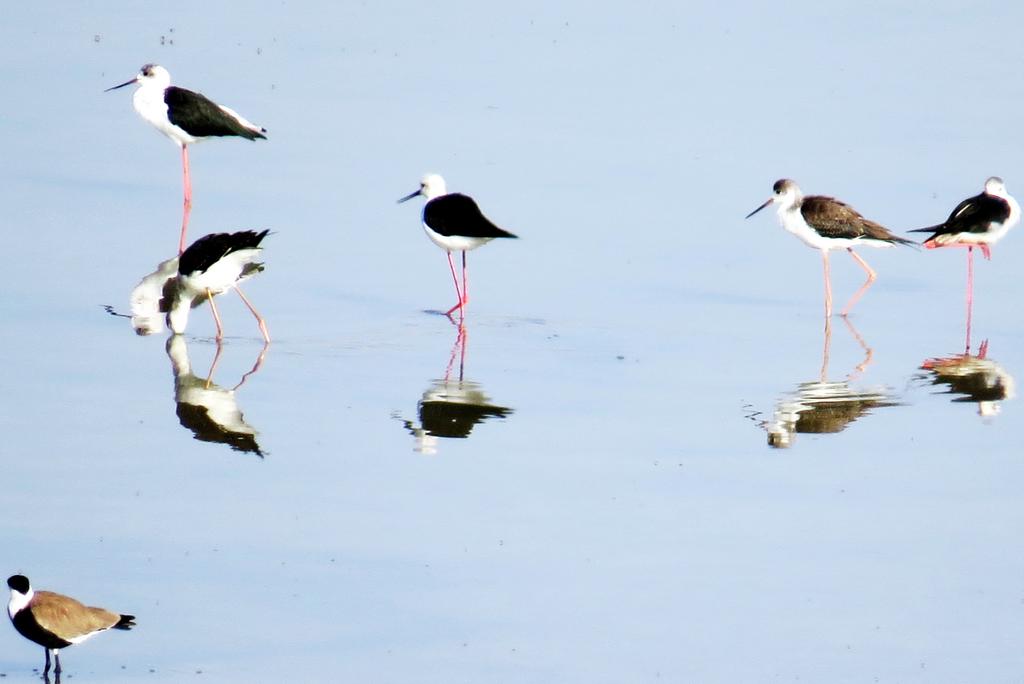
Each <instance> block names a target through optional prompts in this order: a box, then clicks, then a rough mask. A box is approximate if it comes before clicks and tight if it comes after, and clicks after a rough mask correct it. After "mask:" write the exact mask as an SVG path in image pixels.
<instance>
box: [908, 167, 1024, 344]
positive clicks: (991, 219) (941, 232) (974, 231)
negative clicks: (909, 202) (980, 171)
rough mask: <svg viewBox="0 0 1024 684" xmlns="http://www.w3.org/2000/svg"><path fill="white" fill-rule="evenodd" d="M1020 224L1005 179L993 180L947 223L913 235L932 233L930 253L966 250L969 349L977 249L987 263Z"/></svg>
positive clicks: (1018, 208) (963, 204)
mask: <svg viewBox="0 0 1024 684" xmlns="http://www.w3.org/2000/svg"><path fill="white" fill-rule="evenodd" d="M1019 221H1020V205H1019V204H1017V200H1015V199H1014V198H1013V197H1012V196H1010V193H1008V192H1007V191H1006V186H1005V185H1004V184H1003V179H1002V178H999V177H997V176H992V177H991V178H989V179H988V180H986V181H985V190H984V192H982V193H981V194H980V195H975V196H974V197H968V198H967V199H965V200H964V201H963V202H961V203H960V204H958V205H956V208H955V209H953V213H951V214H950V215H949V218H947V219H946V220H945V221H944V222H942V223H940V224H939V225H937V226H931V227H929V228H918V229H917V230H912V231H910V232H911V233H932V235H931V236H929V237H928V239H926V240H925V241H924V243H923V244H924V246H925V247H926V248H928V249H937V248H939V247H966V248H967V321H968V322H967V328H968V343H967V346H968V348H969V347H970V317H971V303H972V300H973V299H974V248H975V247H978V248H979V249H980V250H981V253H982V254H983V255H984V256H985V258H986V259H990V258H991V257H992V253H991V251H990V245H994V244H995V243H996V242H998V241H999V240H1000V239H1001V238H1002V237H1003V236H1004V235H1006V233H1007V232H1008V231H1009V230H1010V228H1012V227H1013V226H1015V225H1017V223H1018V222H1019Z"/></svg>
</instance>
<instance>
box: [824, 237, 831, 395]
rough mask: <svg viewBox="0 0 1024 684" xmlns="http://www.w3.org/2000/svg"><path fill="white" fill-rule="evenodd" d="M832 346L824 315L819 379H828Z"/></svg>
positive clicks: (828, 326)
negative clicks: (823, 339) (823, 340)
mask: <svg viewBox="0 0 1024 684" xmlns="http://www.w3.org/2000/svg"><path fill="white" fill-rule="evenodd" d="M826 254H828V252H826ZM831 346H832V319H831V318H829V317H828V316H826V317H825V345H824V347H823V348H822V350H821V381H822V382H827V381H828V356H829V348H830V347H831Z"/></svg>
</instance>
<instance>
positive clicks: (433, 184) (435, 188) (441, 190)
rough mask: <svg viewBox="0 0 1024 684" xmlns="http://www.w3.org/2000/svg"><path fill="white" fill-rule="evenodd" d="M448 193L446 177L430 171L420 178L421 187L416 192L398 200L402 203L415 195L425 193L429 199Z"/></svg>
mask: <svg viewBox="0 0 1024 684" xmlns="http://www.w3.org/2000/svg"><path fill="white" fill-rule="evenodd" d="M447 194H448V186H447V185H445V182H444V178H442V177H441V176H439V175H438V174H436V173H428V174H426V175H424V176H423V178H421V179H420V189H419V190H417V191H416V192H413V193H410V194H408V195H406V196H405V197H403V198H402V199H400V200H398V201H399V202H400V203H401V202H405V201H406V200H411V199H412V198H413V197H417V196H419V195H423V196H424V197H426V198H427V199H428V200H432V199H434V198H435V197H440V196H441V195H447Z"/></svg>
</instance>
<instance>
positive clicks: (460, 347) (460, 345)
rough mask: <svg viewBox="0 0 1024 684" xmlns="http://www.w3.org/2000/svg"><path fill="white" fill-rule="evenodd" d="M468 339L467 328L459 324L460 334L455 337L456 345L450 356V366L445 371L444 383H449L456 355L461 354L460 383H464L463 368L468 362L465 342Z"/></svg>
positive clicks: (453, 346)
mask: <svg viewBox="0 0 1024 684" xmlns="http://www.w3.org/2000/svg"><path fill="white" fill-rule="evenodd" d="M465 338H466V326H464V325H462V324H461V323H460V324H459V332H458V334H457V335H456V336H455V344H453V345H452V351H451V354H449V355H448V365H447V366H445V369H444V381H445V382H446V383H447V382H448V381H449V379H450V378H451V375H452V368H453V367H454V366H455V355H456V354H457V353H459V352H461V355H460V357H459V381H460V382H461V381H462V366H463V364H464V363H465V361H466V351H465V346H464V341H465Z"/></svg>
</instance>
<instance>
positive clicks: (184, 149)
mask: <svg viewBox="0 0 1024 684" xmlns="http://www.w3.org/2000/svg"><path fill="white" fill-rule="evenodd" d="M181 168H182V174H183V183H184V186H185V205H184V208H183V211H182V215H181V239H180V240H179V241H178V255H179V256H180V255H181V253H182V252H184V251H185V233H186V232H188V217H189V214H191V213H192V176H191V175H189V172H188V145H182V146H181Z"/></svg>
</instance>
